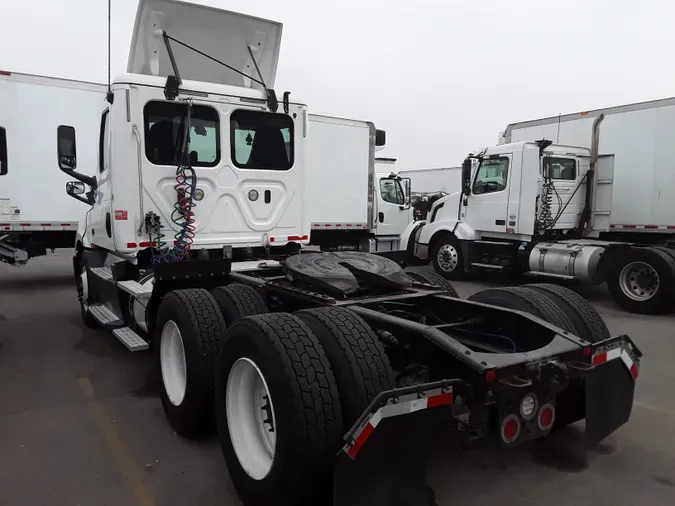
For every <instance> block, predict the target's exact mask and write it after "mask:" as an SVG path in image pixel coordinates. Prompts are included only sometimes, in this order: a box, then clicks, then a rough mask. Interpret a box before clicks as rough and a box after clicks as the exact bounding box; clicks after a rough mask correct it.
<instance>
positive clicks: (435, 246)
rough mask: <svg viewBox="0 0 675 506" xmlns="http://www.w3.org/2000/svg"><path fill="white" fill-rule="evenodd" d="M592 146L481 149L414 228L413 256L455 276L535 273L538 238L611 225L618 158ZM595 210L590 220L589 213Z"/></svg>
mask: <svg viewBox="0 0 675 506" xmlns="http://www.w3.org/2000/svg"><path fill="white" fill-rule="evenodd" d="M592 158H593V157H592V150H589V149H587V148H580V147H574V146H563V145H553V144H552V143H551V142H550V141H537V142H516V143H511V144H502V145H498V146H494V147H490V148H487V149H484V150H483V151H481V152H480V153H479V154H477V155H472V156H470V157H469V158H467V159H466V160H465V162H464V164H463V167H462V190H461V191H459V192H454V193H451V194H449V195H447V196H445V197H444V198H442V199H439V200H438V201H436V202H435V203H434V205H433V207H432V208H431V211H430V213H429V217H428V220H427V221H425V222H417V223H413V224H411V225H409V227H408V229H406V231H405V232H404V234H403V236H402V240H407V238H409V237H411V235H413V236H414V241H411V243H410V244H411V245H412V248H411V249H412V251H411V253H412V254H413V255H414V256H415V257H417V258H419V259H423V260H427V261H431V262H432V263H433V264H434V266H435V267H436V269H437V270H438V271H439V272H440V273H441V274H444V275H446V276H448V277H450V278H456V277H461V276H462V275H463V274H464V273H466V272H471V271H480V270H488V271H522V270H525V271H527V270H531V269H530V268H529V266H528V255H529V254H530V252H531V250H532V248H533V247H534V245H535V244H537V243H538V242H541V241H546V240H548V241H551V240H562V239H571V238H579V237H580V235H579V234H580V232H582V231H583V234H582V235H583V236H584V237H593V236H595V237H597V233H598V232H599V231H602V230H607V229H608V228H609V221H608V216H609V214H608V213H609V209H610V206H611V182H612V170H613V157H612V156H600V157H596V166H595V169H594V172H593V173H594V174H595V176H596V177H593V178H591V179H592V181H591V190H590V192H587V191H586V188H587V181H588V180H589V177H588V173H589V169H590V167H591V161H592ZM589 206H590V209H591V210H592V212H591V213H589V218H588V219H586V218H585V216H586V210H587V209H589Z"/></svg>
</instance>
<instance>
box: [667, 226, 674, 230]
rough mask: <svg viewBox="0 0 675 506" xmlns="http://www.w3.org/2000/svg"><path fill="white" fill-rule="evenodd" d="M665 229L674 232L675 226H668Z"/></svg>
mask: <svg viewBox="0 0 675 506" xmlns="http://www.w3.org/2000/svg"><path fill="white" fill-rule="evenodd" d="M666 228H667V229H668V230H675V225H668V226H667V227H666Z"/></svg>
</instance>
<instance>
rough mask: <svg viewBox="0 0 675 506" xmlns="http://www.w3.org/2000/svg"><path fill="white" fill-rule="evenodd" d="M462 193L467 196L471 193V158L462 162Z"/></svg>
mask: <svg viewBox="0 0 675 506" xmlns="http://www.w3.org/2000/svg"><path fill="white" fill-rule="evenodd" d="M462 191H463V192H464V194H465V195H468V194H469V193H470V192H471V158H466V159H465V160H464V161H463V162H462Z"/></svg>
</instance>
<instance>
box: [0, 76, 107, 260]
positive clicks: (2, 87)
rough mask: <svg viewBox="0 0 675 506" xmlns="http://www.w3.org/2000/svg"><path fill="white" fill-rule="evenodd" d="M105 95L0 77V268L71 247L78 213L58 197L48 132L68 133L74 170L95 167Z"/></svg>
mask: <svg viewBox="0 0 675 506" xmlns="http://www.w3.org/2000/svg"><path fill="white" fill-rule="evenodd" d="M105 95H106V86H105V85H102V84H96V83H87V82H81V81H73V80H69V79H58V78H53V77H43V76H35V75H28V74H18V73H14V72H7V71H0V155H1V159H2V160H1V162H0V163H1V169H0V261H3V262H5V263H9V264H12V265H17V266H19V265H23V264H25V263H26V261H27V260H28V259H29V258H30V257H34V256H39V255H44V254H46V251H47V250H48V249H52V250H53V249H55V248H72V247H73V244H75V233H76V231H77V222H78V219H79V218H80V215H81V214H82V205H81V204H79V203H78V202H76V201H75V200H73V199H69V198H66V196H65V195H64V193H63V188H64V187H65V185H66V182H67V181H68V180H69V178H68V176H67V175H66V174H64V173H63V172H61V171H60V170H59V168H58V166H57V164H56V163H55V154H56V151H57V146H56V137H55V135H54V132H55V131H56V129H57V128H68V129H73V131H74V135H75V136H76V138H77V141H78V143H77V144H78V146H79V151H78V153H77V155H78V158H79V161H80V165H81V166H82V167H83V168H85V170H87V169H90V168H93V167H95V166H96V159H97V156H98V147H97V146H98V132H97V131H96V129H95V128H92V124H95V123H96V121H97V118H98V117H99V112H100V109H101V107H102V104H103V101H104V100H105Z"/></svg>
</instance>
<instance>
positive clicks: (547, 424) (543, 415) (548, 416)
mask: <svg viewBox="0 0 675 506" xmlns="http://www.w3.org/2000/svg"><path fill="white" fill-rule="evenodd" d="M537 422H538V425H539V428H540V429H541V430H549V429H550V428H551V427H552V426H553V422H555V408H554V407H553V405H551V404H544V405H543V406H542V407H541V409H540V410H539V419H538V420H537Z"/></svg>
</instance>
